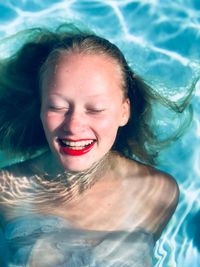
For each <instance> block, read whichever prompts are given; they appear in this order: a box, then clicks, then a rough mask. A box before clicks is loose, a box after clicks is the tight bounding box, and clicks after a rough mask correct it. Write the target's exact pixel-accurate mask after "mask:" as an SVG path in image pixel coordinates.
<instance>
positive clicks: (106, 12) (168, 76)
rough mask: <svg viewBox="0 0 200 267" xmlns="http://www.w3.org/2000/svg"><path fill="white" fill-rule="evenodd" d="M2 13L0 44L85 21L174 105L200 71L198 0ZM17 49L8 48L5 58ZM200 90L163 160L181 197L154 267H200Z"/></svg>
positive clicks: (17, 1)
mask: <svg viewBox="0 0 200 267" xmlns="http://www.w3.org/2000/svg"><path fill="white" fill-rule="evenodd" d="M0 14H1V16H0V38H4V37H6V36H9V35H10V34H14V33H16V32H17V31H18V30H20V29H24V28H27V27H30V26H38V24H39V25H48V26H54V25H56V24H59V23H60V22H64V21H65V20H66V19H67V20H70V21H73V22H74V21H76V22H77V23H80V24H82V23H84V24H85V25H86V26H87V27H88V28H91V29H93V30H94V31H96V33H98V34H100V35H103V36H105V37H107V38H108V39H110V40H111V41H113V42H114V43H116V44H117V45H118V46H119V47H120V48H121V50H122V51H123V52H124V53H125V55H126V57H127V58H128V61H129V63H130V64H131V65H132V66H133V68H134V70H135V71H136V72H137V73H138V74H140V75H141V76H143V77H145V79H146V80H147V81H149V83H150V84H151V85H152V86H154V87H155V88H156V89H157V90H162V92H163V93H165V94H167V95H170V96H171V97H172V98H174V99H177V98H178V97H181V96H182V95H183V94H184V92H185V91H186V89H187V88H189V87H190V86H191V84H192V83H193V81H194V80H195V79H196V78H197V77H198V75H199V73H200V45H199V43H200V1H198V0H175V1H169V0H166V1H161V0H151V1H150V0H141V1H134V0H129V1H128V0H127V1H126V0H124V1H123V0H121V1H120V0H119V1H117V0H116V1H109V0H107V1H106V0H104V1H103V0H101V1H95V0H94V1H83V0H71V1H70V0H68V1H67V0H66V1H50V0H44V1H39V0H38V1H36V0H35V1H33V0H29V1H28V0H10V1H9V0H8V1H5V3H2V1H1V3H0ZM13 49H14V47H13V46H10V47H8V44H7V43H3V44H1V45H0V55H1V56H6V55H7V54H8V53H9V52H10V51H12V50H13ZM196 87H197V88H196V91H195V95H194V97H193V99H192V104H193V107H194V119H193V123H192V125H191V127H190V129H189V130H188V132H187V133H186V134H185V135H184V137H183V138H182V139H181V140H179V141H177V142H176V143H175V144H174V145H173V146H171V147H170V148H168V149H166V151H165V152H162V153H161V154H160V163H159V167H160V168H161V169H163V170H165V171H167V172H169V173H171V174H172V175H173V176H174V177H175V178H176V179H177V182H178V184H179V186H180V191H181V197H180V202H179V206H178V208H177V210H176V212H175V214H174V216H173V218H172V220H171V221H170V223H169V225H168V227H167V228H166V230H165V232H164V233H163V235H162V237H161V239H160V240H159V241H158V242H157V244H156V247H155V258H156V263H155V266H156V267H161V266H162V267H197V266H199V262H200V228H199V226H200V190H199V188H200V152H199V151H200V142H199V139H200V120H199V115H198V114H200V83H198V84H197V86H196ZM164 114H165V113H163V116H164ZM161 124H162V121H161ZM170 127H173V122H170ZM3 164H5V162H3V161H2V165H3Z"/></svg>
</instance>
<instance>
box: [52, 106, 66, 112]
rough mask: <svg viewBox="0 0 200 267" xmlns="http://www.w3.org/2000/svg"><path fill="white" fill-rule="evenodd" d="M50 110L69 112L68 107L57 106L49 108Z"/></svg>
mask: <svg viewBox="0 0 200 267" xmlns="http://www.w3.org/2000/svg"><path fill="white" fill-rule="evenodd" d="M49 109H50V110H52V111H64V112H66V111H68V108H66V107H56V106H49Z"/></svg>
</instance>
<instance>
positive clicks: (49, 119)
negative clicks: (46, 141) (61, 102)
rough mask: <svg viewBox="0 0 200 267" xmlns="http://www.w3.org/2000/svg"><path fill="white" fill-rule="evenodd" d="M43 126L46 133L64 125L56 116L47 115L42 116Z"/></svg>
mask: <svg viewBox="0 0 200 267" xmlns="http://www.w3.org/2000/svg"><path fill="white" fill-rule="evenodd" d="M42 124H43V128H44V130H45V132H49V131H53V130H55V129H56V128H58V126H59V125H60V124H62V118H60V117H59V116H56V115H55V114H54V115H53V114H48V113H46V114H44V115H43V116H42Z"/></svg>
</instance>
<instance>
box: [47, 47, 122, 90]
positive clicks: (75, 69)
mask: <svg viewBox="0 0 200 267" xmlns="http://www.w3.org/2000/svg"><path fill="white" fill-rule="evenodd" d="M43 80H44V85H47V83H48V84H49V83H50V84H52V83H54V84H57V85H59V86H64V85H66V84H67V85H69V86H70V87H71V86H78V87H80V86H82V87H84V88H89V87H91V86H93V87H95V88H97V89H98V88H101V87H102V89H103V87H106V86H107V87H108V86H110V87H113V88H116V87H119V88H120V89H121V88H122V71H121V68H120V66H119V63H118V62H117V60H115V59H113V58H111V57H110V56H106V55H103V54H84V53H64V52H62V53H61V54H60V55H59V57H57V59H56V60H55V58H54V60H53V62H51V60H50V61H49V64H48V66H47V69H46V71H45V74H44V77H43ZM95 88H94V89H95Z"/></svg>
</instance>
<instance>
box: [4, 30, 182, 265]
mask: <svg viewBox="0 0 200 267" xmlns="http://www.w3.org/2000/svg"><path fill="white" fill-rule="evenodd" d="M52 36H53V37H52ZM52 36H51V33H50V36H49V37H48V36H47V38H46V37H45V36H44V39H43V38H41V36H39V38H38V43H37V42H36V44H34V43H30V44H28V46H27V47H25V49H22V50H21V52H20V55H21V58H22V59H24V58H25V59H26V58H28V63H29V61H30V60H29V57H26V56H25V57H24V53H25V55H26V53H27V52H28V53H29V54H28V56H30V55H31V56H32V53H33V51H34V49H36V50H35V52H36V54H37V55H38V57H39V58H37V62H36V63H37V64H39V67H38V68H39V69H37V66H38V65H37V64H35V65H34V64H33V66H32V70H31V71H30V72H29V74H32V75H33V76H34V75H36V76H34V78H35V80H34V79H33V77H31V78H32V82H31V83H30V81H31V78H30V80H28V82H27V83H26V82H24V80H23V79H22V82H21V83H22V85H24V86H25V87H26V89H25V90H22V96H20V101H21V102H20V101H19V102H18V103H22V104H23V107H24V105H26V101H25V100H24V99H23V93H24V92H25V95H26V97H27V98H28V97H30V98H31V95H32V94H31V93H30V94H29V93H27V94H26V92H27V91H26V90H27V87H28V89H29V88H32V87H31V86H32V84H34V85H35V87H34V88H32V89H34V90H33V91H34V96H35V97H36V96H37V97H38V98H39V99H37V101H36V102H37V105H36V106H34V103H32V102H33V101H32V99H31V101H30V99H29V101H30V102H29V103H30V105H28V107H27V110H29V111H30V109H31V108H33V109H35V112H33V114H31V119H30V118H29V117H26V118H24V121H23V122H24V125H22V126H23V127H22V131H21V132H20V131H19V129H21V128H20V127H18V126H20V125H19V124H17V123H16V122H15V120H14V118H12V116H11V122H10V124H9V123H8V124H9V127H10V128H9V130H7V122H6V123H5V124H4V126H3V127H1V129H0V132H1V136H3V138H4V137H5V139H4V143H5V144H7V143H9V142H10V144H11V147H12V148H17V149H18V150H20V148H21V149H22V150H23V149H25V150H26V149H27V150H28V151H30V150H31V149H30V148H31V147H34V148H36V147H38V144H41V146H42V145H44V144H46V149H47V152H45V153H43V154H42V155H40V156H38V157H35V158H33V157H31V159H29V160H27V161H24V162H22V163H18V164H15V165H13V166H10V167H8V168H5V169H3V170H2V171H1V175H0V190H1V194H0V212H1V229H2V230H1V237H0V238H1V240H0V246H1V248H2V249H1V250H0V251H1V252H0V253H1V255H0V256H1V258H0V259H1V266H2V265H3V266H9V267H13V266H16V267H21V266H30V267H34V266H36V267H40V266H41V267H45V266H48V267H55V266H56V267H58V266H63V267H64V266H65V267H69V266H72V267H76V266H79V267H84V266H85V267H86V266H91V267H104V266H106V267H108V266H113V267H118V266H120V267H122V266H131V267H142V266H143V267H144V266H145V267H150V266H151V265H152V249H153V246H154V243H155V241H156V240H157V239H158V238H159V236H160V234H161V233H162V230H163V229H164V227H165V226H166V224H167V223H168V221H169V219H170V217H171V215H172V214H173V212H174V210H175V207H176V205H177V201H178V187H177V184H176V183H175V181H174V180H173V178H172V177H171V176H169V175H168V174H165V173H163V172H161V171H159V170H156V169H154V168H153V167H150V166H148V165H145V164H142V163H139V162H137V161H135V160H132V159H130V158H131V157H132V155H133V154H134V153H135V154H134V155H136V157H137V155H138V156H139V157H140V159H141V162H144V161H143V159H144V160H145V159H146V160H147V159H149V158H150V157H151V153H150V152H149V150H148V149H147V148H148V142H146V141H149V140H152V138H153V137H154V135H153V133H152V131H151V130H150V126H148V124H147V121H146V119H145V118H144V117H145V116H146V117H148V116H149V115H150V112H151V106H150V102H151V101H150V100H149V98H148V96H149V95H150V93H149V92H147V90H148V88H147V87H145V86H144V84H143V83H141V81H140V80H138V79H136V77H135V75H134V73H133V72H132V71H131V69H130V68H129V66H128V64H127V62H126V60H125V58H124V56H123V54H122V53H121V52H120V50H119V49H118V48H117V47H116V46H114V45H113V44H111V43H110V42H109V41H107V40H105V39H103V38H100V37H97V36H95V35H88V34H81V33H78V34H75V35H71V36H69V35H67V36H64V37H63V35H62V32H61V33H60V34H59V33H58V35H56V36H55V35H54V34H53V35H52ZM40 42H41V43H40ZM37 49H38V50H37ZM30 50H31V51H30ZM40 57H41V58H40ZM21 58H20V56H19V58H17V60H16V61H17V63H19V62H18V60H19V61H20V59H21ZM13 62H14V63H16V62H15V60H14V61H11V63H10V64H11V74H12V75H13V72H14V71H17V70H18V68H16V66H18V64H16V65H15V64H14V66H13V65H12V64H13ZM19 65H20V64H19ZM8 69H9V68H8ZM22 70H23V71H25V72H26V69H25V67H24V66H23V67H22ZM12 75H11V76H12ZM12 77H13V76H12ZM17 77H19V75H17ZM22 78H23V77H22ZM25 78H26V77H25ZM38 81H39V84H38V83H37V82H38ZM21 83H20V85H21ZM27 84H28V85H27ZM22 87H23V86H22ZM145 90H146V91H145ZM19 91H20V90H19ZM35 91H37V92H35ZM145 92H146V95H145ZM11 96H12V94H11ZM16 97H18V92H17V94H16ZM7 102H8V103H9V97H8V99H7ZM38 103H39V104H38ZM7 108H8V107H7ZM18 108H19V110H20V108H21V106H20V107H18ZM29 108H30V109H29ZM29 114H30V113H29ZM35 114H36V115H35ZM15 115H16V114H15ZM24 116H26V114H25V112H22V114H21V117H20V118H23V117H24ZM37 116H38V117H37ZM35 118H36V121H37V123H36V125H37V127H39V129H37V127H35V125H34V120H35ZM13 120H14V122H13ZM38 120H39V121H40V123H39V122H38ZM13 125H14V126H15V127H14V126H13ZM11 126H13V127H11ZM35 128H36V129H35ZM15 130H16V132H15ZM37 130H38V131H37ZM17 132H20V134H22V135H21V136H17V134H16V133H17ZM38 136H39V137H40V138H43V139H42V140H37V137H38ZM44 136H45V137H44ZM146 139H149V140H146ZM8 140H9V142H8ZM154 143H155V142H154ZM27 144H29V145H27ZM150 148H151V147H150ZM134 149H135V150H134ZM127 155H128V156H129V157H130V158H128V156H127ZM31 156H32V155H31Z"/></svg>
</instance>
